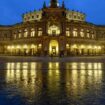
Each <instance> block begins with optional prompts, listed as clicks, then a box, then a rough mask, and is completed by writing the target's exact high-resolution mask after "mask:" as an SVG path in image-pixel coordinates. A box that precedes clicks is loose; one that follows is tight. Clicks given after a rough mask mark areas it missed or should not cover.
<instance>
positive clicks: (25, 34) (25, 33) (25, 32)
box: [24, 29, 28, 38]
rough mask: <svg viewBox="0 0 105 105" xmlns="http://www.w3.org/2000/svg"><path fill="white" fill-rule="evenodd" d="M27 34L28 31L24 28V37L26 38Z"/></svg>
mask: <svg viewBox="0 0 105 105" xmlns="http://www.w3.org/2000/svg"><path fill="white" fill-rule="evenodd" d="M27 36H28V31H27V29H25V31H24V37H25V38H26V37H27Z"/></svg>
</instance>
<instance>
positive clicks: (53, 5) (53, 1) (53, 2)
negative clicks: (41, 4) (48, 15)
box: [50, 0, 58, 8]
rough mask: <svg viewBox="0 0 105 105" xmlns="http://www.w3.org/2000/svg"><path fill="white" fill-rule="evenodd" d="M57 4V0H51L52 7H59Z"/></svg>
mask: <svg viewBox="0 0 105 105" xmlns="http://www.w3.org/2000/svg"><path fill="white" fill-rule="evenodd" d="M57 4H58V2H57V0H51V1H50V7H51V8H56V7H57Z"/></svg>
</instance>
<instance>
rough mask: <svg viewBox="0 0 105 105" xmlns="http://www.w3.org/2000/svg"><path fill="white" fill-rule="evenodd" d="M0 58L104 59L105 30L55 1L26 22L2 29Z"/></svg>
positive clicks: (30, 15)
mask: <svg viewBox="0 0 105 105" xmlns="http://www.w3.org/2000/svg"><path fill="white" fill-rule="evenodd" d="M0 54H4V55H27V56H30V55H32V56H75V55H78V56H79V55H104V54H105V26H98V25H94V24H92V23H88V22H86V15H85V14H84V13H80V12H76V11H71V10H67V9H66V8H65V5H64V2H63V3H62V6H58V2H57V0H51V3H50V6H49V7H47V6H46V4H45V3H44V5H43V8H42V9H41V10H40V11H34V12H31V13H27V14H24V15H23V22H22V23H19V24H15V25H13V26H0Z"/></svg>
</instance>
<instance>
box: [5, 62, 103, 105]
mask: <svg viewBox="0 0 105 105" xmlns="http://www.w3.org/2000/svg"><path fill="white" fill-rule="evenodd" d="M6 66H7V70H6V77H5V78H6V82H7V83H9V84H15V85H16V87H17V88H18V90H20V91H21V96H25V97H27V99H24V100H30V101H31V102H32V103H34V102H36V103H38V105H41V104H39V101H40V103H41V102H46V100H48V99H49V98H48V96H49V97H50V98H51V99H49V101H50V102H51V103H53V101H54V102H56V103H57V102H58V101H59V100H60V99H58V97H61V98H64V99H65V100H71V99H72V98H73V99H75V98H76V99H77V96H78V94H79V95H80V96H81V97H82V96H84V95H85V94H90V93H94V94H95V92H99V91H101V88H102V87H101V86H102V85H101V84H102V79H103V63H91V62H89V63H85V62H70V63H69V62H67V63H59V62H48V63H41V62H30V63H28V62H23V63H21V62H16V63H14V62H10V63H7V64H6ZM95 89H98V91H97V90H95ZM93 96H94V95H93ZM42 97H43V98H42ZM84 100H85V99H84ZM53 105H57V104H53ZM85 105H86V103H85ZM96 105H97V104H96Z"/></svg>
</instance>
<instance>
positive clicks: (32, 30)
mask: <svg viewBox="0 0 105 105" xmlns="http://www.w3.org/2000/svg"><path fill="white" fill-rule="evenodd" d="M34 36H35V29H33V28H32V29H31V37H34Z"/></svg>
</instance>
